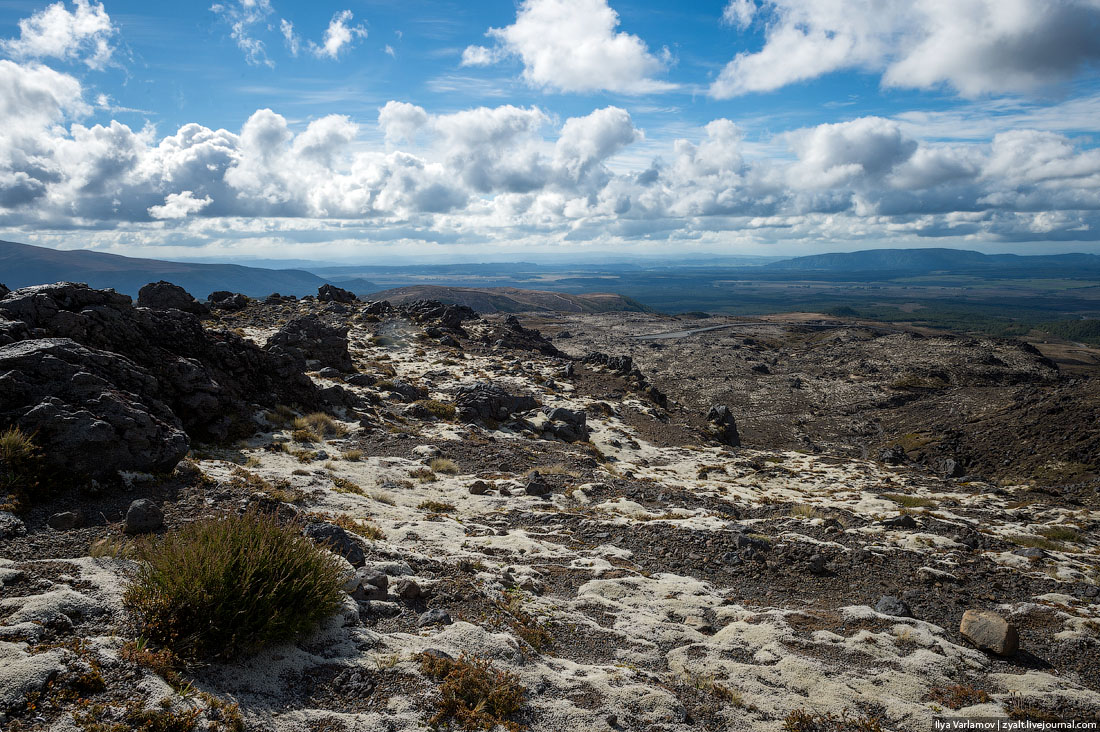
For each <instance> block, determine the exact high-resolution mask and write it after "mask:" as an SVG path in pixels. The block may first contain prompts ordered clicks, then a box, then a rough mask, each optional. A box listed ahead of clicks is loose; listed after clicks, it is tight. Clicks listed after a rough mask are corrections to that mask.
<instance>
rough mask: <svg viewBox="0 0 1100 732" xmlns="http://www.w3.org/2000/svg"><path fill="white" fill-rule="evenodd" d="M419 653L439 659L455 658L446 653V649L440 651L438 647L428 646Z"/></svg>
mask: <svg viewBox="0 0 1100 732" xmlns="http://www.w3.org/2000/svg"><path fill="white" fill-rule="evenodd" d="M420 655H422V656H431V657H432V658H438V659H439V660H441V661H453V660H455V657H454V656H452V655H451V654H449V653H447V652H446V651H441V650H439V649H438V648H429V649H427V650H426V651H423V652H422V653H421V654H420Z"/></svg>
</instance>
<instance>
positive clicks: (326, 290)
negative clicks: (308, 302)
mask: <svg viewBox="0 0 1100 732" xmlns="http://www.w3.org/2000/svg"><path fill="white" fill-rule="evenodd" d="M317 299H318V300H320V301H321V302H343V303H350V302H355V301H356V300H358V299H359V298H357V297H356V296H355V293H354V292H351V291H350V290H345V289H344V288H342V287H337V286H336V285H330V284H327V283H326V284H324V285H321V286H320V287H318V288H317Z"/></svg>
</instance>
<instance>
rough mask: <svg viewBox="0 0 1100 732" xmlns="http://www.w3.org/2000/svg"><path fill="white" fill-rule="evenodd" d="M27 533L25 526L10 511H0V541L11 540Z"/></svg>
mask: <svg viewBox="0 0 1100 732" xmlns="http://www.w3.org/2000/svg"><path fill="white" fill-rule="evenodd" d="M26 533H27V525H26V524H24V523H23V520H22V519H21V518H19V517H18V516H16V515H15V514H14V513H12V512H11V511H0V539H11V538H13V537H16V536H23V535H24V534H26Z"/></svg>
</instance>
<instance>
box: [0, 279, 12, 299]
mask: <svg viewBox="0 0 1100 732" xmlns="http://www.w3.org/2000/svg"><path fill="white" fill-rule="evenodd" d="M9 292H11V288H9V287H8V286H7V285H5V284H4V283H3V282H0V300H3V299H4V297H5V296H6V295H7V294H8V293H9Z"/></svg>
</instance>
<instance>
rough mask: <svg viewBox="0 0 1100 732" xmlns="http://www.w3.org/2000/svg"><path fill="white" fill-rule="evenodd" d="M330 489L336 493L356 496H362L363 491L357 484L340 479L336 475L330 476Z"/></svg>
mask: <svg viewBox="0 0 1100 732" xmlns="http://www.w3.org/2000/svg"><path fill="white" fill-rule="evenodd" d="M332 489H333V490H334V491H336V492H337V493H354V494H355V495H357V496H362V495H364V493H363V489H362V488H360V487H359V484H358V483H353V482H351V481H350V480H348V479H347V478H341V477H340V476H338V475H334V476H332Z"/></svg>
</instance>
